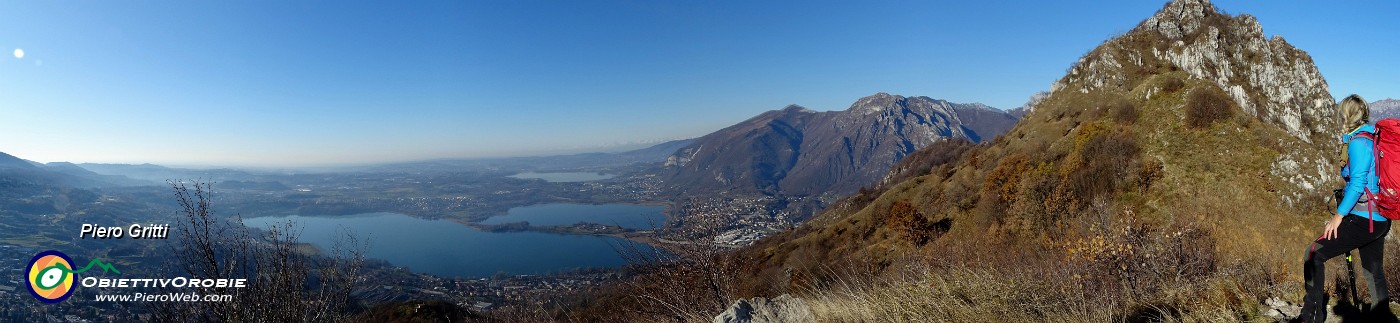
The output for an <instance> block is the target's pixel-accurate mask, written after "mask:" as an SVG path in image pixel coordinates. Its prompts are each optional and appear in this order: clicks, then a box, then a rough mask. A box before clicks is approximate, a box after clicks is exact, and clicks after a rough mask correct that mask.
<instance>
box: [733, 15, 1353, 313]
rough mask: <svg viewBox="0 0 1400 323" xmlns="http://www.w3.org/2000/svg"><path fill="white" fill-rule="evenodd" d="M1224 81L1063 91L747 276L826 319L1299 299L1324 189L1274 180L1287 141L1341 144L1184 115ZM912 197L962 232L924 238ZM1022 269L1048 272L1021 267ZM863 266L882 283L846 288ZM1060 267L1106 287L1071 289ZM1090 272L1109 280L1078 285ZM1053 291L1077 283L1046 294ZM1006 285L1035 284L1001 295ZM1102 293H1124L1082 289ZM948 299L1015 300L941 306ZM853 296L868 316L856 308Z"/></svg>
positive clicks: (1183, 79) (783, 244) (769, 252)
mask: <svg viewBox="0 0 1400 323" xmlns="http://www.w3.org/2000/svg"><path fill="white" fill-rule="evenodd" d="M1131 40H1132V39H1126V40H1120V41H1131ZM1216 89H1218V88H1217V87H1216V86H1215V85H1214V84H1211V83H1209V82H1206V81H1202V80H1194V79H1188V77H1187V76H1186V74H1185V73H1183V72H1180V71H1173V70H1172V69H1171V68H1162V69H1159V70H1149V71H1143V73H1141V74H1140V75H1138V76H1137V77H1135V78H1130V79H1129V81H1128V82H1127V83H1126V84H1124V86H1123V87H1122V88H1120V89H1117V90H1115V89H1113V88H1108V89H1101V90H1096V91H1089V92H1088V93H1081V92H1079V91H1069V90H1066V91H1060V92H1057V93H1055V94H1054V95H1052V96H1051V97H1050V98H1049V99H1047V100H1046V101H1045V102H1043V103H1041V104H1040V105H1039V106H1037V109H1036V111H1035V112H1034V113H1033V114H1031V115H1029V116H1028V118H1027V120H1025V121H1023V122H1021V123H1020V124H1019V125H1018V126H1017V127H1016V128H1014V129H1013V130H1012V131H1011V132H1010V133H1008V134H1007V135H1006V136H1003V137H1001V138H999V139H998V140H997V141H995V142H994V143H992V144H990V145H984V146H980V147H979V148H978V149H974V150H973V151H972V152H970V153H967V154H964V155H963V156H961V160H958V161H956V162H954V163H951V164H950V165H946V166H943V167H938V168H936V169H934V170H933V171H932V172H931V173H930V174H927V175H923V176H919V177H915V178H913V179H911V180H907V181H904V182H901V183H898V184H894V185H892V186H890V187H888V188H887V190H885V191H883V192H872V193H871V194H876V193H878V194H877V196H878V197H875V198H874V199H873V201H870V202H869V203H868V204H864V205H860V204H859V203H851V202H850V201H848V204H846V205H842V206H839V207H835V208H833V211H831V212H827V213H825V214H823V215H822V216H821V217H819V218H818V219H814V220H813V221H812V222H811V223H810V224H809V225H808V226H805V227H804V228H802V229H799V230H797V231H795V232H791V233H788V234H787V235H785V236H781V237H778V238H776V239H771V240H766V241H765V242H763V243H760V244H759V245H756V246H755V247H753V248H751V249H749V250H748V256H749V257H750V259H751V260H753V261H754V262H753V263H755V264H759V265H756V266H754V267H753V268H751V269H752V270H751V271H750V274H751V275H752V279H750V280H749V281H762V282H765V283H767V285H766V286H749V288H750V291H751V292H756V293H764V292H765V291H769V292H771V291H783V292H799V293H806V294H809V295H812V296H813V297H814V298H815V299H816V300H815V304H817V305H816V308H817V311H818V312H819V313H818V314H819V316H821V317H826V318H828V319H832V320H838V321H846V320H860V318H862V317H864V318H879V317H885V316H888V315H895V314H894V313H901V311H903V312H908V313H915V314H919V315H925V317H941V318H943V319H951V320H960V319H975V318H977V317H985V316H979V315H997V316H1003V317H1024V318H1040V319H1050V318H1054V317H1058V318H1060V319H1064V320H1069V321H1075V320H1080V319H1084V318H1096V317H1097V318H1113V319H1132V318H1135V317H1137V318H1141V317H1177V318H1184V319H1188V320H1189V319H1190V318H1196V319H1223V318H1232V319H1241V318H1246V317H1250V316H1251V315H1253V314H1255V313H1253V306H1252V304H1257V302H1258V300H1260V299H1262V298H1264V297H1267V296H1270V295H1283V296H1285V297H1286V298H1294V299H1296V297H1297V295H1298V293H1299V289H1298V287H1297V286H1296V285H1297V284H1296V283H1295V282H1298V281H1301V273H1299V272H1298V271H1297V270H1295V269H1296V268H1295V267H1297V262H1298V261H1297V260H1298V257H1299V256H1298V252H1299V251H1300V250H1301V248H1303V247H1302V246H1303V245H1304V244H1306V242H1307V241H1308V240H1309V239H1310V238H1311V235H1314V234H1316V232H1314V231H1317V230H1316V228H1317V227H1319V225H1320V223H1321V221H1322V220H1323V219H1324V218H1323V215H1324V214H1325V212H1326V210H1327V208H1325V207H1324V206H1323V204H1324V201H1323V200H1322V199H1321V197H1320V196H1322V195H1323V193H1322V192H1302V193H1303V195H1305V196H1312V197H1316V198H1311V199H1305V200H1303V201H1302V202H1299V203H1296V204H1295V205H1289V204H1287V203H1285V202H1284V201H1283V200H1282V199H1280V198H1279V197H1280V196H1281V195H1284V194H1292V193H1295V192H1292V191H1290V190H1298V189H1299V188H1298V187H1297V186H1295V185H1292V184H1289V183H1287V182H1285V181H1284V180H1283V179H1281V178H1279V177H1278V176H1274V175H1272V165H1273V164H1274V162H1275V160H1276V159H1277V158H1278V157H1279V155H1280V152H1281V151H1282V150H1283V149H1306V150H1325V149H1328V148H1330V147H1328V146H1326V145H1313V144H1308V143H1305V142H1302V141H1301V140H1298V139H1296V138H1294V137H1292V136H1289V135H1288V134H1287V133H1285V132H1284V131H1282V130H1281V129H1280V128H1278V127H1276V126H1272V125H1270V124H1267V123H1265V122H1262V121H1260V120H1259V119H1258V118H1255V117H1251V116H1246V115H1242V114H1235V115H1227V116H1223V117H1220V118H1221V119H1220V120H1215V121H1214V122H1212V123H1210V124H1209V125H1208V126H1206V127H1202V128H1191V127H1188V126H1187V122H1186V119H1187V117H1186V114H1187V111H1188V108H1189V106H1190V105H1191V104H1188V98H1189V97H1190V94H1191V93H1192V92H1193V91H1213V90H1216ZM1149 93H1150V94H1151V95H1149ZM1191 103H1195V102H1191ZM1229 104H1230V105H1231V106H1230V108H1231V109H1238V107H1235V106H1233V103H1229ZM1134 115H1135V116H1134ZM1338 184H1339V183H1338ZM856 199H859V198H856ZM904 202H907V203H909V204H910V205H913V206H914V209H915V212H916V213H915V214H916V215H917V216H918V217H920V218H923V219H925V221H924V222H925V223H935V222H939V221H944V220H947V221H951V228H950V229H948V230H946V232H945V231H942V230H935V231H934V232H931V233H929V234H930V235H934V236H936V238H935V239H932V241H930V242H928V243H926V244H923V245H919V244H918V243H917V242H915V241H914V240H915V239H911V238H910V234H909V233H908V232H910V231H911V230H909V228H908V226H907V223H906V222H908V221H896V220H893V219H898V218H900V216H901V215H900V214H896V213H898V212H901V211H898V210H896V209H897V207H895V205H897V204H900V203H904ZM852 210H855V211H854V212H851V211H852ZM903 212H907V211H903ZM923 228H927V226H924V227H923ZM914 231H917V230H914ZM1183 232H1184V233H1183ZM1193 244H1194V245H1193ZM1181 246H1187V247H1181ZM1173 248H1175V249H1178V250H1180V249H1187V250H1195V251H1196V252H1195V253H1198V254H1199V255H1192V254H1183V253H1182V252H1175V253H1173V252H1172V249H1173ZM1193 248H1194V249H1193ZM1129 254H1131V255H1129ZM1152 257H1158V258H1159V259H1157V260H1154V259H1151V258H1152ZM1161 258H1175V259H1165V260H1162V259H1161ZM1105 264H1107V266H1109V267H1112V266H1115V265H1117V266H1119V267H1132V266H1135V265H1136V266H1144V267H1146V266H1150V267H1153V268H1147V269H1138V270H1133V269H1116V270H1115V269H1113V268H1108V269H1107V270H1104V268H1100V267H1104V266H1105ZM852 267H856V268H858V269H852ZM1028 267H1039V268H1042V269H1043V270H1029V271H1025V270H1021V269H1018V268H1028ZM1184 267H1190V268H1184ZM1334 272H1335V271H1334ZM843 273H846V274H843ZM869 274H874V275H876V276H865V275H869ZM862 276H864V277H882V278H875V279H870V280H868V281H866V282H865V283H855V284H852V283H849V280H851V279H852V277H862ZM1065 276H1071V277H1083V278H1082V279H1085V280H1097V281H1098V282H1094V283H1087V282H1083V281H1080V282H1075V283H1074V284H1070V285H1079V286H1080V287H1074V286H1068V285H1066V286H1061V285H1060V283H1062V282H1063V281H1064V278H1065ZM1138 276H1152V277H1147V278H1134V277H1138ZM959 277H961V278H959ZM989 277H991V278H989ZM964 278H965V279H972V280H977V282H978V283H977V284H972V285H969V284H970V283H972V281H964V280H962V279H964ZM996 278H1008V279H1009V280H1010V281H997V279H996ZM1010 278H1014V279H1010ZM1149 279H1151V280H1159V281H1157V282H1143V281H1144V280H1149ZM856 280H857V281H860V280H864V279H860V278H856ZM1016 280H1022V281H1016ZM988 284H990V285H988ZM1096 284H1097V285H1099V286H1101V287H1102V289H1094V288H1091V287H1084V286H1086V285H1096ZM919 286H925V287H931V288H916V287H919ZM996 286H1000V287H996ZM1046 286H1049V287H1046ZM1054 286H1060V287H1063V288H1062V289H1067V290H1069V291H1064V292H1063V293H1061V292H1050V293H1046V292H1045V291H1044V290H1041V289H1042V288H1050V287H1054ZM1168 286H1175V287H1168ZM993 287H995V288H993ZM910 288H913V289H910ZM999 290H1012V291H1023V293H1017V292H1009V294H1007V295H1009V296H1007V297H998V296H996V295H995V294H994V293H998V291H999ZM1104 291H1117V292H1119V293H1121V294H1120V295H1114V296H1112V297H1101V298H1097V299H1096V298H1094V297H1073V296H1074V294H1075V293H1080V294H1084V293H1097V292H1104ZM1057 293H1059V294H1062V295H1061V296H1063V297H1059V298H1056V299H1051V300H1043V301H1047V302H1049V303H1050V304H1052V305H1054V304H1058V306H1052V309H1051V310H1050V311H1049V312H1043V311H1041V310H1040V309H1037V308H1036V307H1032V305H1033V304H1032V303H1035V302H1034V301H1033V300H1035V299H1040V298H1043V297H1044V296H1045V295H1057ZM954 294H959V295H963V296H958V297H952V299H958V298H960V297H961V298H966V297H970V296H967V295H981V296H983V297H985V298H986V299H985V300H984V301H990V302H995V303H1001V304H1002V305H1005V306H979V305H977V304H981V303H983V302H972V301H968V302H953V303H947V302H946V300H947V299H949V297H950V295H954ZM1018 296H1024V297H1023V298H1025V299H1018ZM1187 296H1189V297H1187ZM880 299H883V300H880ZM859 300H865V302H861V301H859ZM1067 300H1079V301H1067ZM852 302H854V303H852ZM1057 302H1059V303H1057ZM1246 304H1250V306H1246ZM857 305H858V306H857ZM915 305H917V306H915ZM852 306H856V307H852ZM854 308H864V309H867V312H869V313H864V314H861V313H849V311H850V310H851V309H854ZM920 309H922V310H920ZM870 311H873V312H870ZM871 313H877V315H870V314H871ZM850 315H854V316H850ZM862 315H869V316H862ZM928 315H931V316H928Z"/></svg>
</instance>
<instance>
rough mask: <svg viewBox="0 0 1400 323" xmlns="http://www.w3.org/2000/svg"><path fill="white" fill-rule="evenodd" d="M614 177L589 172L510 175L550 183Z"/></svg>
mask: <svg viewBox="0 0 1400 323" xmlns="http://www.w3.org/2000/svg"><path fill="white" fill-rule="evenodd" d="M614 176H617V175H608V174H599V173H589V172H559V173H536V172H524V173H519V174H515V175H510V177H514V178H519V179H535V178H538V179H543V180H545V181H549V182H587V181H596V180H602V179H609V178H613V177H614Z"/></svg>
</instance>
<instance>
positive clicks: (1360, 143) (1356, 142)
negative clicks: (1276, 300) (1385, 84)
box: [1297, 94, 1390, 323]
mask: <svg viewBox="0 0 1400 323" xmlns="http://www.w3.org/2000/svg"><path fill="white" fill-rule="evenodd" d="M1337 110H1338V111H1337V112H1338V114H1340V117H1341V120H1342V126H1343V127H1344V129H1347V130H1348V132H1347V133H1345V134H1343V135H1342V138H1341V139H1342V142H1343V143H1345V144H1346V154H1344V155H1343V156H1344V158H1346V161H1344V163H1345V166H1343V167H1342V177H1343V178H1344V179H1346V181H1347V184H1346V188H1345V189H1343V192H1344V194H1343V196H1342V199H1341V201H1340V204H1339V205H1338V206H1337V210H1336V211H1335V213H1334V214H1333V215H1332V218H1331V220H1330V221H1328V222H1327V227H1326V229H1325V230H1324V231H1323V233H1322V237H1320V238H1318V239H1317V241H1314V242H1313V243H1312V244H1310V245H1308V249H1307V257H1306V260H1305V261H1304V263H1303V281H1304V286H1305V288H1307V296H1304V297H1303V311H1302V313H1301V314H1299V316H1298V319H1297V321H1300V322H1309V323H1311V322H1323V321H1326V319H1327V295H1326V294H1325V292H1324V291H1323V283H1324V281H1325V280H1326V275H1325V274H1324V273H1325V272H1326V264H1327V260H1328V259H1332V258H1333V257H1336V256H1339V255H1342V254H1346V253H1348V252H1350V251H1351V250H1356V249H1359V250H1360V254H1361V268H1362V270H1364V271H1365V273H1366V275H1365V276H1366V277H1370V280H1369V281H1368V282H1367V284H1368V285H1367V287H1368V288H1369V290H1370V291H1371V308H1372V309H1375V310H1377V311H1376V312H1377V313H1376V314H1381V313H1386V314H1388V313H1389V309H1390V295H1389V294H1388V292H1387V291H1386V288H1387V286H1388V285H1386V282H1385V272H1384V271H1383V270H1382V259H1384V257H1385V256H1384V254H1385V236H1386V234H1387V233H1390V221H1386V218H1385V217H1382V216H1380V214H1379V210H1375V209H1374V204H1369V203H1367V197H1366V195H1367V194H1366V191H1367V189H1369V190H1370V191H1371V192H1375V191H1377V190H1378V189H1379V187H1378V186H1377V185H1376V183H1377V182H1378V181H1379V179H1378V178H1377V176H1376V172H1375V165H1374V163H1375V157H1374V150H1373V148H1372V146H1373V145H1374V140H1373V138H1374V134H1375V132H1376V130H1375V126H1372V125H1370V124H1367V122H1369V121H1370V120H1369V119H1370V111H1369V109H1368V108H1367V107H1366V101H1364V100H1362V99H1361V97H1360V96H1357V95H1355V94H1353V95H1351V96H1348V97H1347V98H1346V99H1342V103H1341V104H1338V106H1337ZM1373 211H1375V212H1376V213H1373ZM1371 221H1375V222H1371Z"/></svg>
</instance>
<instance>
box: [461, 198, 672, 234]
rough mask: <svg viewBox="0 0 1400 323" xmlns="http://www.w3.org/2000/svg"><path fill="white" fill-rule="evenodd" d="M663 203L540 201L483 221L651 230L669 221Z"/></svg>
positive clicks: (487, 222)
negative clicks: (610, 226) (612, 226)
mask: <svg viewBox="0 0 1400 323" xmlns="http://www.w3.org/2000/svg"><path fill="white" fill-rule="evenodd" d="M663 210H665V208H664V207H662V206H655V205H631V204H601V205H588V204H564V203H560V204H540V205H531V206H521V207H515V208H511V209H510V210H509V211H506V214H505V215H497V216H493V217H490V218H487V219H486V220H484V221H481V223H483V224H502V223H511V222H521V221H525V222H530V224H531V225H536V226H550V225H568V224H574V223H579V222H590V223H597V224H611V225H617V226H620V227H623V228H628V229H637V230H651V229H652V228H655V227H660V226H662V225H663V224H666V216H665V215H664V214H662V213H661V212H662V211H663Z"/></svg>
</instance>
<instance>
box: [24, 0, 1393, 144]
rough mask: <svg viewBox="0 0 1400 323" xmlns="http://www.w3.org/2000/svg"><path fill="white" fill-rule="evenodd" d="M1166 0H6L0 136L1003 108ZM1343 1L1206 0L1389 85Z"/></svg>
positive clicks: (258, 140)
mask: <svg viewBox="0 0 1400 323" xmlns="http://www.w3.org/2000/svg"><path fill="white" fill-rule="evenodd" d="M1163 3H1164V1H1023V2H1013V1H910V2H897V1H823V0H818V1H790V2H789V1H603V0H600V1H557V2H556V1H530V0H522V1H504V0H502V1H476V0H471V1H353V0H351V1H346V0H337V1H3V2H0V49H3V50H0V54H3V56H0V151H3V152H7V153H10V154H13V155H16V156H19V157H21V158H26V159H31V160H36V161H41V162H53V161H72V162H121V163H143V162H151V163H161V164H170V165H231V166H296V165H326V164H347V163H351V164H353V163H372V162H385V161H402V160H417V159H431V158H470V157H491V156H515V155H540V154H551V153H562V152H580V151H597V150H609V149H617V148H618V147H622V146H628V145H636V144H638V143H647V142H657V141H661V140H665V139H676V138H687V137H695V136H699V135H703V134H705V133H709V132H711V131H714V130H718V129H719V128H722V127H724V126H727V125H730V124H733V123H736V122H738V121H742V120H744V119H747V118H749V117H751V116H753V115H756V114H758V113H761V112H763V111H766V110H772V109H779V108H782V107H783V106H786V105H788V104H799V105H803V106H806V107H808V108H811V109H815V110H841V109H845V108H846V107H847V106H849V105H850V104H851V103H852V102H854V101H855V100H856V99H858V98H860V97H862V96H866V95H870V94H873V93H875V92H890V93H894V94H901V95H907V96H917V95H923V96H929V97H933V98H940V99H946V100H950V101H955V102H982V103H986V104H989V105H992V106H995V107H998V108H1014V107H1017V106H1020V105H1021V104H1023V103H1024V102H1025V100H1026V98H1027V97H1028V96H1030V95H1031V94H1032V93H1034V92H1037V91H1043V90H1046V89H1048V88H1049V85H1050V83H1051V82H1053V81H1054V80H1055V79H1057V78H1059V77H1060V76H1062V75H1063V74H1064V72H1065V70H1066V69H1067V68H1068V67H1069V66H1070V64H1072V63H1073V62H1074V61H1075V60H1077V59H1078V58H1079V57H1080V56H1081V55H1083V54H1084V53H1085V52H1087V51H1089V50H1090V49H1092V48H1094V47H1095V46H1096V45H1098V44H1099V43H1101V42H1102V41H1104V40H1106V39H1108V38H1110V37H1113V36H1115V35H1118V34H1121V33H1124V32H1127V31H1128V30H1129V29H1131V28H1132V27H1133V26H1135V25H1136V24H1137V23H1138V22H1139V21H1141V20H1143V19H1145V18H1147V17H1148V16H1150V15H1151V14H1152V13H1154V12H1156V11H1157V10H1158V9H1160V8H1161V6H1162V4H1163ZM1339 3H1340V2H1331V1H1256V2H1245V1H1216V5H1217V6H1218V7H1220V8H1221V9H1223V10H1225V11H1227V12H1230V13H1233V14H1238V13H1250V14H1253V15H1255V16H1256V17H1258V18H1259V21H1260V22H1261V23H1262V24H1263V25H1264V32H1265V33H1266V34H1269V35H1275V34H1279V35H1283V36H1284V37H1285V38H1286V39H1288V41H1289V42H1290V43H1292V44H1293V45H1294V46H1297V47H1299V48H1302V49H1303V50H1305V51H1308V52H1309V53H1311V54H1312V56H1313V58H1314V59H1315V61H1316V63H1317V65H1318V67H1319V69H1320V70H1321V71H1322V73H1323V75H1324V76H1325V77H1326V78H1327V81H1328V83H1330V85H1331V89H1332V91H1333V95H1334V96H1337V97H1341V96H1344V95H1346V94H1349V93H1352V92H1355V93H1360V94H1362V95H1363V96H1364V97H1366V98H1367V99H1368V100H1376V99H1381V98H1385V97H1400V93H1397V92H1400V82H1397V81H1396V77H1397V76H1400V73H1397V72H1400V63H1398V62H1397V58H1400V56H1398V55H1397V53H1400V27H1396V26H1397V24H1396V23H1395V21H1394V18H1393V16H1394V15H1395V14H1396V13H1400V2H1397V1H1390V0H1385V1H1359V2H1345V3H1342V4H1339ZM15 49H21V50H22V51H23V55H18V54H19V53H17V52H15ZM20 56H22V57H20Z"/></svg>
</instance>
